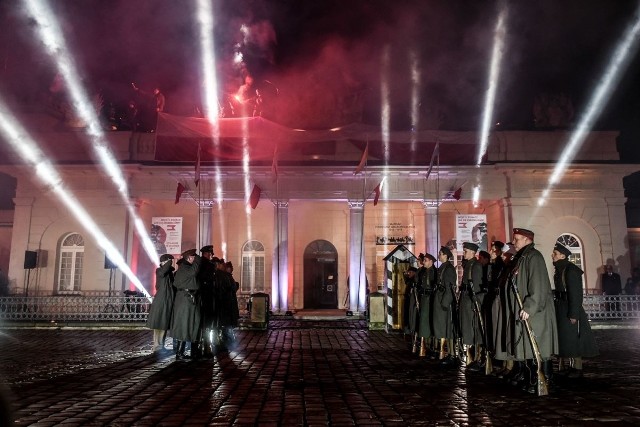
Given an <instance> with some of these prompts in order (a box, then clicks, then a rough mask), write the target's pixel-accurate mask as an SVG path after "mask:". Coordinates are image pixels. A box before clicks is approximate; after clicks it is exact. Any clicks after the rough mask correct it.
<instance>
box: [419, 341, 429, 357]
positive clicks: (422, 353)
mask: <svg viewBox="0 0 640 427" xmlns="http://www.w3.org/2000/svg"><path fill="white" fill-rule="evenodd" d="M426 355H427V340H425V339H424V337H422V338H420V354H419V355H418V356H420V357H425V356H426Z"/></svg>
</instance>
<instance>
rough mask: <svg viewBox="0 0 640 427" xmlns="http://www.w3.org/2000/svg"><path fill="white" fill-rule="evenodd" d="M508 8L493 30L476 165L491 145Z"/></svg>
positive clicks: (499, 16) (504, 10)
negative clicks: (490, 134) (490, 139)
mask: <svg viewBox="0 0 640 427" xmlns="http://www.w3.org/2000/svg"><path fill="white" fill-rule="evenodd" d="M506 19H507V10H506V8H503V9H502V10H501V11H500V14H499V15H498V21H497V23H496V27H495V29H494V32H493V51H492V52H491V65H490V68H489V84H488V87H487V95H486V98H485V101H484V112H483V115H482V127H481V129H480V146H479V149H478V159H477V161H476V165H477V166H480V164H481V163H482V158H483V157H484V155H485V154H486V152H487V147H488V145H489V131H490V130H491V123H492V121H493V110H494V108H495V101H496V92H497V88H498V80H499V77H500V63H501V61H502V54H503V52H504V41H505V37H506V24H505V21H506Z"/></svg>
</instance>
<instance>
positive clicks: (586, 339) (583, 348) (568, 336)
mask: <svg viewBox="0 0 640 427" xmlns="http://www.w3.org/2000/svg"><path fill="white" fill-rule="evenodd" d="M569 255H571V251H570V250H569V249H567V248H566V247H565V246H563V245H561V244H560V243H556V246H555V247H554V248H553V252H552V253H551V259H552V260H553V266H554V267H555V272H554V274H553V283H554V285H555V288H556V289H555V292H554V294H555V307H556V317H557V319H558V344H559V345H560V350H559V351H558V357H560V361H559V369H560V373H563V374H564V373H566V376H567V377H568V378H579V377H581V376H582V358H583V357H594V356H597V355H598V346H597V345H596V342H595V338H594V336H593V333H592V332H591V326H590V325H589V319H587V314H586V313H585V311H584V308H583V307H582V298H583V291H582V274H583V272H582V270H580V268H578V266H576V265H575V264H573V263H572V262H570V261H569V259H568V257H569ZM571 358H573V367H572V368H569V369H564V368H565V366H564V362H565V361H567V359H571Z"/></svg>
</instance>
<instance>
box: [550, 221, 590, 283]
mask: <svg viewBox="0 0 640 427" xmlns="http://www.w3.org/2000/svg"><path fill="white" fill-rule="evenodd" d="M556 242H557V243H560V244H561V245H563V246H564V247H566V248H567V249H569V250H570V251H571V255H569V261H571V262H572V263H574V264H575V265H577V266H578V267H580V269H581V270H582V271H584V267H583V266H582V262H583V259H584V254H583V253H582V244H581V243H580V239H578V236H575V235H573V234H570V233H564V234H562V235H561V236H560V237H558V240H556ZM584 285H585V283H584V275H582V287H583V288H584Z"/></svg>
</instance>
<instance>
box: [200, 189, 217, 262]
mask: <svg viewBox="0 0 640 427" xmlns="http://www.w3.org/2000/svg"><path fill="white" fill-rule="evenodd" d="M196 203H197V204H198V225H197V227H196V249H198V250H200V248H201V247H203V246H206V245H210V244H211V239H212V237H211V222H212V221H213V204H214V203H215V202H214V201H213V200H207V199H202V200H196Z"/></svg>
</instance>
